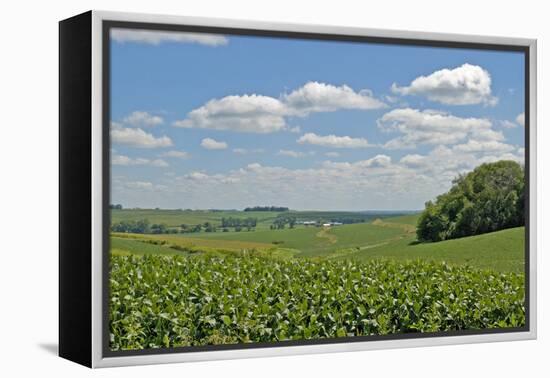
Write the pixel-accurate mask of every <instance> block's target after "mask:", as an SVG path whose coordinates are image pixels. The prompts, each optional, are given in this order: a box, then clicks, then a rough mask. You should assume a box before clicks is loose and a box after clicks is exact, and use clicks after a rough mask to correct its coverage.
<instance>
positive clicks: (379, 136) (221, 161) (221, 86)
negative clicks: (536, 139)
mask: <svg viewBox="0 0 550 378" xmlns="http://www.w3.org/2000/svg"><path fill="white" fill-rule="evenodd" d="M523 112H524V60H523V55H522V54H520V53H514V52H495V51H479V50H466V49H446V48H431V47H413V46H401V45H381V44H365V43H347V42H346V43H344V42H331V41H311V40H298V39H286V38H265V37H244V36H232V35H225V36H221V35H206V34H187V33H166V32H149V31H138V30H123V29H114V30H113V31H112V34H111V118H112V123H111V139H112V146H111V147H112V202H113V203H121V204H123V205H124V206H126V207H143V208H147V207H161V208H195V209H201V208H203V209H204V208H226V209H229V208H242V207H246V206H253V205H271V204H273V205H281V206H289V207H291V208H294V209H318V210H382V209H385V210H411V209H420V208H422V207H423V204H424V202H425V201H427V200H429V199H432V198H433V197H434V196H435V195H437V194H439V193H441V192H443V191H445V190H447V189H448V188H449V187H450V183H451V180H452V178H453V177H456V175H458V174H459V173H462V172H465V171H468V170H471V169H473V168H474V167H475V166H476V165H479V164H480V163H481V162H485V161H495V160H500V159H511V160H516V161H518V162H522V161H523V147H524V137H523V135H524V127H523V124H522V123H523V121H522V113H523Z"/></svg>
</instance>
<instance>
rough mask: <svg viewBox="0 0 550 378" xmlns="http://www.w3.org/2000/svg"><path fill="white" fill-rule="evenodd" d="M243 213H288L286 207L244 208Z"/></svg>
mask: <svg viewBox="0 0 550 378" xmlns="http://www.w3.org/2000/svg"><path fill="white" fill-rule="evenodd" d="M244 211H275V212H283V211H289V208H288V207H282V206H254V207H246V208H245V209H244Z"/></svg>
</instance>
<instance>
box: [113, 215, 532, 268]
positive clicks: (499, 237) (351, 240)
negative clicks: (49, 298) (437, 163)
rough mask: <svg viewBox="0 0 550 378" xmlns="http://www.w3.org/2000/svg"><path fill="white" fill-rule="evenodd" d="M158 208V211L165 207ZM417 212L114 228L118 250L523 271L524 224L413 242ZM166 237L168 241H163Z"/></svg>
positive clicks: (114, 246) (115, 245) (164, 217)
mask: <svg viewBox="0 0 550 378" xmlns="http://www.w3.org/2000/svg"><path fill="white" fill-rule="evenodd" d="M132 211H134V210H132ZM155 212H156V213H157V214H159V213H161V212H162V211H155ZM168 212H169V214H168V215H162V216H160V215H159V216H160V218H158V219H167V218H169V217H172V216H173V217H175V215H172V212H173V211H168ZM184 213H186V212H185V211H184ZM193 213H195V212H193ZM197 213H200V212H197ZM217 213H219V212H216V214H217ZM240 213H242V212H240ZM251 213H252V212H251ZM254 213H255V212H254ZM267 213H268V212H263V214H264V216H267ZM222 214H223V213H222ZM140 215H144V214H140ZM225 215H227V214H225ZM225 215H224V216H225ZM272 215H273V214H272ZM202 216H203V217H205V218H202V219H209V218H208V217H210V215H208V213H206V212H205V213H204V214H202ZM216 216H219V215H216ZM417 217H418V215H414V214H413V215H404V216H396V217H387V218H384V219H380V218H377V219H374V220H373V221H371V222H369V223H357V224H350V225H342V226H335V227H326V228H325V227H313V226H310V227H305V226H299V227H296V228H294V229H289V228H286V229H284V230H270V229H268V228H264V229H259V230H256V231H242V232H214V233H204V232H203V233H197V234H166V235H165V234H162V235H149V234H148V235H143V234H113V238H112V251H113V253H114V254H118V255H123V254H128V253H130V254H185V253H189V252H191V253H197V252H205V253H213V252H216V251H221V252H232V253H237V252H242V251H245V252H246V253H253V254H260V255H267V254H269V255H272V256H278V257H285V258H286V257H298V258H313V259H315V260H332V259H335V260H339V259H347V258H351V259H357V260H360V261H369V260H377V259H385V260H399V261H406V260H411V261H412V260H426V261H436V262H438V261H439V262H446V263H449V264H451V265H454V266H458V265H465V264H467V265H470V266H472V267H476V268H481V269H491V270H494V271H498V272H517V273H520V272H523V270H524V253H523V251H524V243H525V241H524V240H525V235H524V233H525V229H524V228H523V227H518V228H513V229H508V230H502V231H497V232H493V233H488V234H484V235H477V236H472V237H465V238H460V239H455V240H448V241H442V242H437V243H420V244H419V243H416V242H415V240H416V235H415V226H414V225H415V224H416V220H417ZM264 219H266V220H267V218H264ZM162 241H164V243H165V244H164V245H160V243H161V242H162Z"/></svg>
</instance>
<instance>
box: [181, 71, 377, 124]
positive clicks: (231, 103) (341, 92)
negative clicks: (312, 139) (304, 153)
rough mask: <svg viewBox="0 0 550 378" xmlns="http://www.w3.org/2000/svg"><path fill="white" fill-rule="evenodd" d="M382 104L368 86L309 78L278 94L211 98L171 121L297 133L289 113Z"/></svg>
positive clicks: (294, 114) (301, 113)
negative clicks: (359, 86) (355, 85)
mask: <svg viewBox="0 0 550 378" xmlns="http://www.w3.org/2000/svg"><path fill="white" fill-rule="evenodd" d="M384 106H386V105H385V104H384V103H383V102H382V101H380V100H377V99H376V98H374V97H373V96H372V93H371V92H370V91H369V90H362V91H359V92H355V91H354V90H353V89H351V88H350V87H348V86H346V85H342V86H339V87H337V86H334V85H330V84H325V83H319V82H308V83H306V84H305V85H304V86H303V87H300V88H298V89H296V90H295V91H292V92H291V93H289V94H284V95H282V96H280V98H275V97H270V96H264V95H260V94H244V95H231V96H226V97H223V98H220V99H212V100H210V101H208V102H207V103H205V104H204V105H202V106H200V107H198V108H196V109H193V110H191V111H190V112H189V113H188V114H187V117H186V118H185V119H183V120H178V121H175V122H174V123H173V125H174V126H176V127H183V128H199V129H213V130H232V131H237V132H244V133H260V134H267V133H273V132H277V131H282V130H288V131H290V132H292V133H299V132H300V128H299V127H298V126H294V127H289V126H288V125H287V118H288V117H292V116H300V117H304V116H307V115H308V114H310V113H313V112H332V111H336V110H343V109H359V110H368V109H378V108H382V107H384Z"/></svg>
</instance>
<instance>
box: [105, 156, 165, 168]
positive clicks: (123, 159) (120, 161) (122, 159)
mask: <svg viewBox="0 0 550 378" xmlns="http://www.w3.org/2000/svg"><path fill="white" fill-rule="evenodd" d="M111 164H112V165H122V166H130V165H146V166H150V167H168V163H167V162H165V161H164V160H162V159H146V158H139V157H138V158H130V157H128V156H125V155H113V156H112V157H111Z"/></svg>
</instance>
